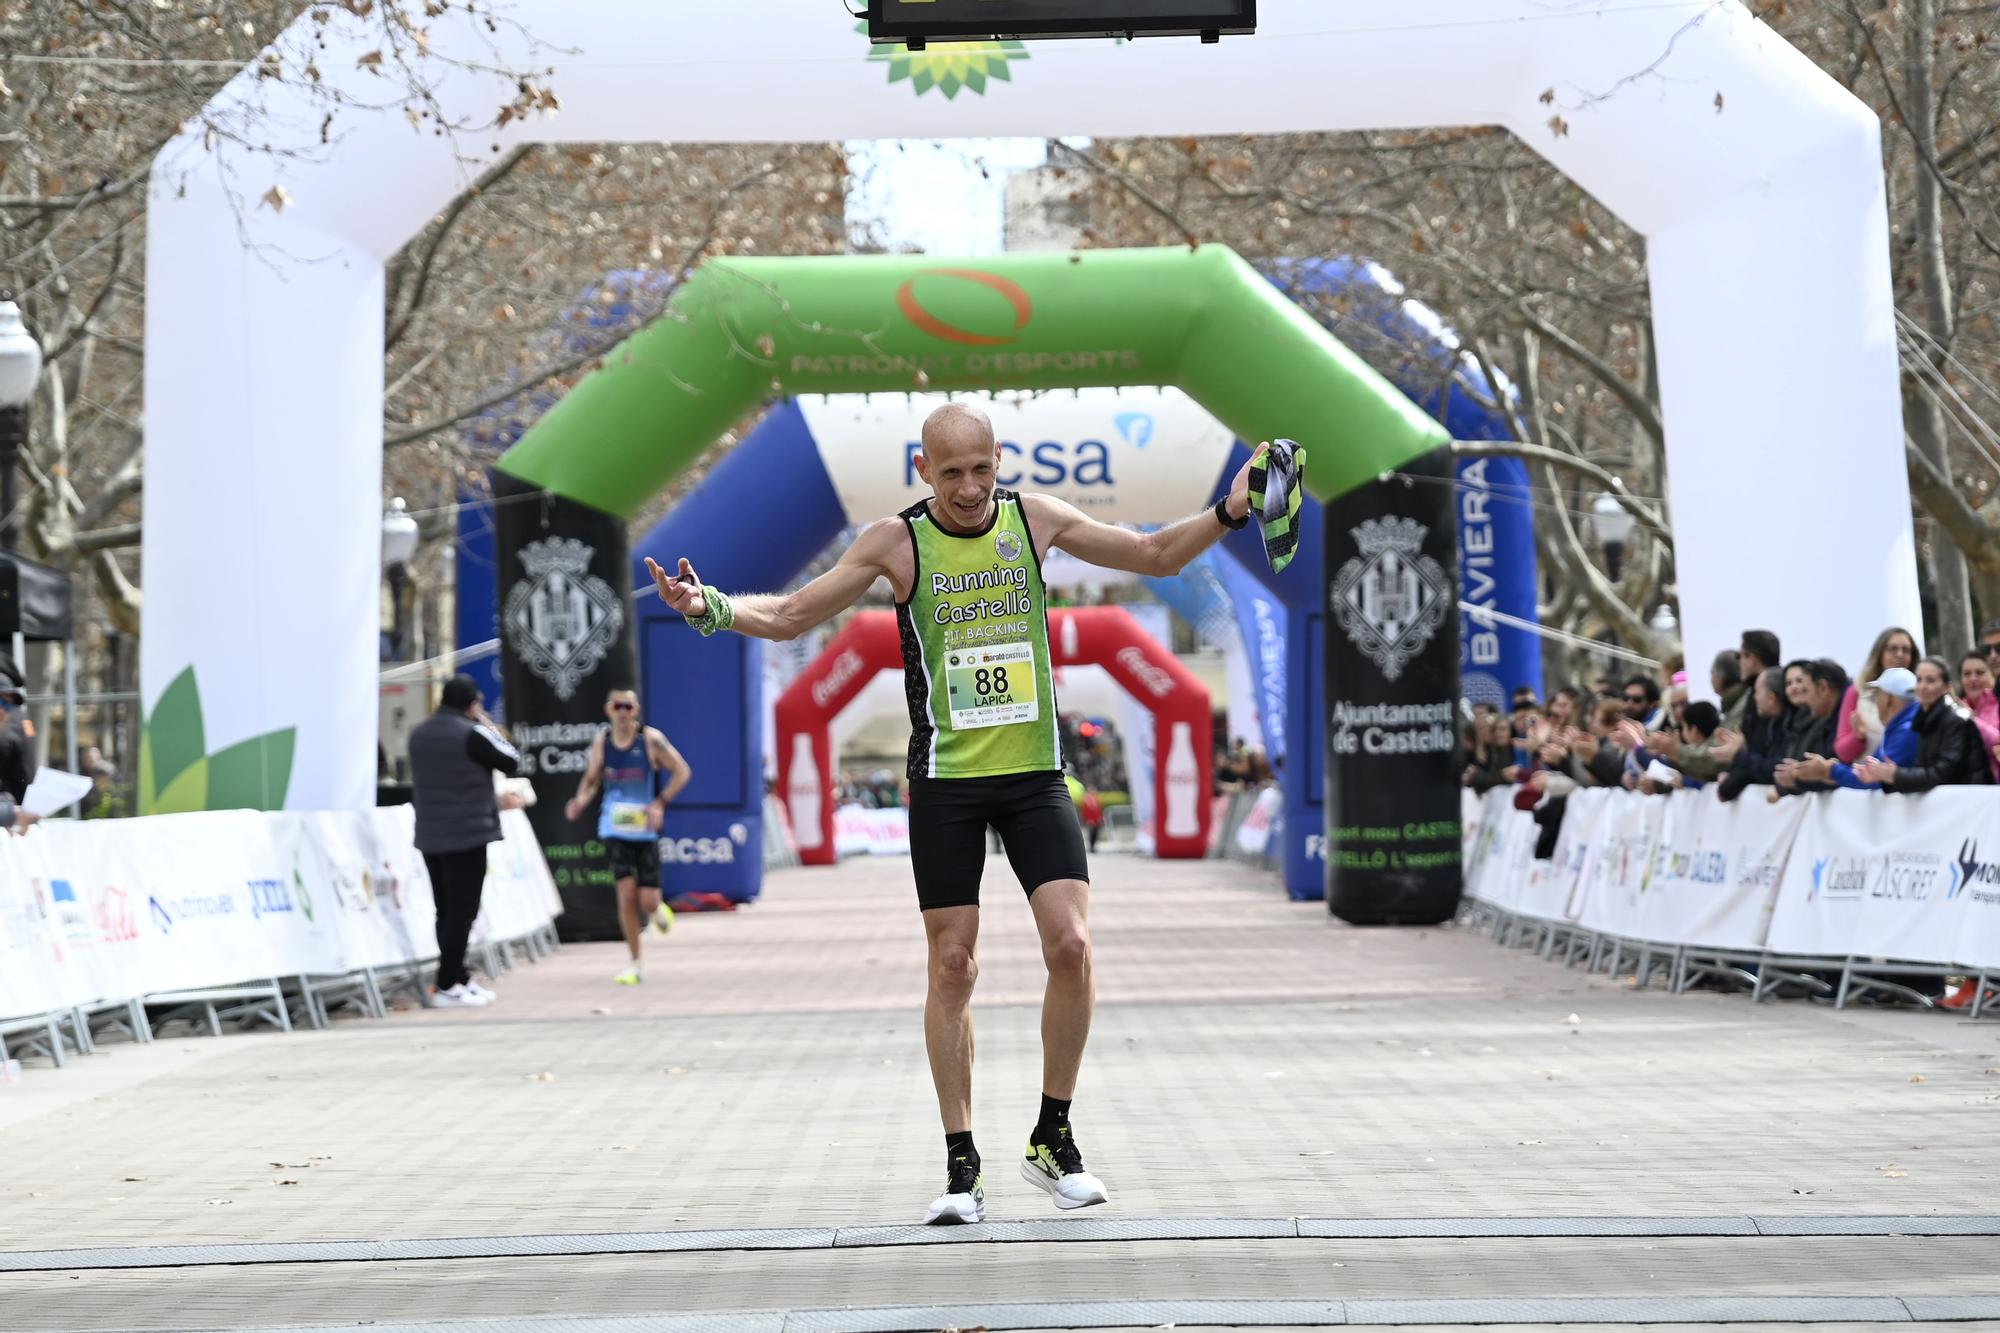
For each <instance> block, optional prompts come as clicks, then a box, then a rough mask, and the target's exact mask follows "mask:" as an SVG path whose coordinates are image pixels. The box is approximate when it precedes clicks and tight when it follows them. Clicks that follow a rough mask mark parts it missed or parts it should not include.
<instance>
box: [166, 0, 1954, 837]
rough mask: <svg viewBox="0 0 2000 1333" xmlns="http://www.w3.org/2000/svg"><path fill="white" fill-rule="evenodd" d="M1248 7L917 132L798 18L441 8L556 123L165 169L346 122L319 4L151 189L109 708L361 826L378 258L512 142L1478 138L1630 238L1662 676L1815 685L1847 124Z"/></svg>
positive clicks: (1886, 396) (872, 77)
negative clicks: (1666, 630) (1797, 542)
mask: <svg viewBox="0 0 2000 1333" xmlns="http://www.w3.org/2000/svg"><path fill="white" fill-rule="evenodd" d="M1259 8H1260V31H1259V33H1258V34H1257V35H1256V36H1255V37H1249V38H1229V39H1227V40H1225V41H1223V42H1222V43H1221V44H1220V45H1217V46H1207V47H1204V46H1201V45H1199V44H1198V43H1197V42H1195V41H1194V40H1192V39H1185V40H1184V39H1157V40H1147V41H1140V42H1136V43H1131V44H1126V45H1117V46H1114V45H1111V44H1109V43H1103V42H1053V43H1043V44H1037V45H1035V46H1034V47H1033V48H1032V50H1031V51H1030V53H1029V55H1028V57H1027V58H1026V59H1016V60H1012V61H1010V62H1008V72H1009V75H1010V78H1009V79H1008V80H1007V81H1005V82H1001V81H988V82H987V83H986V86H985V91H984V92H983V94H978V93H975V92H974V91H972V90H970V89H966V90H962V91H961V92H960V93H959V95H957V96H956V97H954V98H952V99H949V100H947V99H945V98H944V97H942V96H941V95H940V93H939V92H938V91H936V90H932V91H930V92H928V93H922V92H919V91H917V89H916V87H915V85H914V83H913V82H912V81H909V80H905V81H900V82H891V81H890V80H889V78H888V73H887V69H888V67H887V66H886V64H885V63H884V62H882V61H879V60H870V59H869V58H868V57H869V48H868V44H867V40H866V38H865V37H864V36H862V35H860V34H859V33H857V32H856V31H855V28H854V24H853V21H852V19H850V18H847V17H845V16H843V15H842V13H841V12H840V11H839V10H838V9H836V7H835V6H834V5H833V4H831V3H829V0H757V3H754V4H752V3H735V4H714V3H703V4H696V3H693V2H692V0H590V2H589V3H585V4H579V3H575V2H574V0H515V2H514V3H512V4H510V5H508V6H506V9H505V12H506V14H507V16H508V19H509V22H506V23H502V24H501V25H500V26H499V28H498V31H497V32H489V31H487V30H486V29H485V27H484V26H483V25H480V26H479V27H477V28H476V29H474V28H472V27H471V26H470V25H467V24H465V23H464V21H463V16H462V15H461V14H460V12H459V11H457V10H454V11H452V13H451V15H450V16H448V17H447V18H444V19H440V20H439V21H438V25H437V27H435V28H434V29H433V32H432V50H433V51H434V52H449V53H451V54H452V55H454V56H456V57H459V58H461V59H464V60H467V61H477V62H480V63H483V64H485V65H487V66H489V67H490V66H493V65H496V64H497V65H502V66H511V67H515V68H528V67H540V66H552V67H553V73H552V74H551V75H550V76H549V77H548V79H547V83H548V85H549V87H550V88H552V89H553V90H555V91H556V93H557V95H558V96H559V97H560V98H561V102H562V110H561V112H560V114H558V115H555V116H553V117H550V116H540V115H537V116H533V117H531V118H529V119H527V120H524V121H516V122H514V123H512V124H510V125H508V126H507V127H505V128H504V129H503V130H500V131H497V132H493V133H475V134H472V135H470V136H460V137H459V138H457V139H456V140H455V141H454V140H453V139H451V138H449V137H440V136H436V135H433V134H432V133H430V132H429V130H428V129H425V130H423V131H421V132H417V131H413V130H412V127H411V125H410V123H409V122H408V121H407V120H406V119H405V118H404V117H403V115H402V114H401V112H400V110H399V109H397V110H390V111H383V112H368V111H365V110H360V109H356V108H354V107H348V108H344V109H342V110H341V112H340V114H339V115H338V116H337V117H336V121H335V125H334V137H333V141H332V143H331V144H330V145H329V146H328V147H327V148H326V149H324V150H323V151H320V152H318V153H317V154H316V155H315V154H307V155H304V156H273V155H267V154H264V153H261V152H254V151H249V150H245V149H243V148H240V147H238V146H236V145H235V144H234V143H233V142H231V141H230V140H229V139H228V138H227V136H225V137H224V138H223V139H222V140H221V141H220V142H218V143H217V144H216V145H215V146H213V147H208V146H205V145H204V142H203V138H204V125H205V124H206V123H210V122H214V123H221V124H223V125H225V126H227V125H240V124H242V123H243V116H244V108H249V107H254V108H256V114H257V115H258V116H260V117H262V118H263V119H262V121H261V124H263V125H264V126H267V127H268V128H266V129H261V130H259V131H258V132H257V133H256V135H255V136H254V137H255V138H256V139H257V140H258V141H260V142H262V141H275V140H283V141H285V142H289V143H299V144H308V145H311V144H316V143H317V140H318V126H319V123H320V119H321V117H322V116H323V115H324V114H325V111H326V109H327V108H326V103H325V101H324V100H323V99H324V98H325V96H326V95H327V91H328V89H330V88H334V87H337V88H340V89H342V90H343V91H345V92H347V93H350V94H351V95H352V96H353V97H354V98H355V99H357V101H359V102H360V103H362V104H367V103H370V102H379V100H380V99H381V98H382V96H383V90H384V88H385V86H386V85H385V83H384V81H383V80H382V79H381V78H378V77H377V76H375V75H374V74H372V73H370V72H369V71H368V70H367V69H366V68H363V67H360V66H358V65H357V61H358V60H359V59H360V57H362V56H363V55H364V54H366V53H367V52H368V51H369V50H371V49H372V48H373V47H374V46H375V44H376V43H375V41H374V40H373V38H372V36H370V35H369V30H367V29H364V28H363V27H362V26H361V25H360V24H359V23H358V22H357V21H356V20H353V19H352V18H351V17H350V16H347V15H345V14H344V13H343V12H342V11H340V10H339V9H338V8H334V9H333V11H332V13H333V17H332V19H331V21H330V22H328V23H326V24H324V25H317V27H316V30H317V31H318V32H320V33H322V34H323V35H324V37H325V40H326V46H325V48H324V49H322V50H320V51H319V52H318V54H317V67H318V69H319V70H320V72H321V76H322V79H323V83H322V85H321V87H320V91H319V92H318V93H317V94H315V93H313V92H309V91H308V90H307V89H305V88H304V87H303V86H301V85H300V84H298V83H294V82H292V81H291V80H290V79H286V80H283V81H272V80H265V79H259V78H258V77H257V76H256V75H255V74H254V73H253V72H249V71H246V72H245V73H244V74H242V75H240V76H239V77H238V78H237V79H236V80H235V81H233V82H232V83H231V84H230V85H229V87H228V88H227V89H226V90H225V91H224V92H223V93H222V94H221V96H220V97H219V98H218V100H217V102H216V103H215V104H214V105H212V106H211V108H210V110H209V111H208V112H207V113H205V116H204V117H202V118H196V119H194V120H191V121H190V122H189V125H188V129H187V131H186V133H185V134H184V135H183V136H182V137H181V138H180V139H177V140H176V141H174V142H173V143H172V144H170V145H169V146H168V147H167V148H166V149H165V150H164V151H163V152H162V154H161V155H160V158H159V160H158V162H157V164H156V166H155V169H154V177H153V189H152V198H151V213H150V216H149V221H148V231H147V266H146V273H147V284H148V294H147V304H146V319H147V328H146V343H147V347H146V451H147V459H146V473H147V497H146V507H147V514H146V518H147V533H146V545H145V569H144V576H145V580H144V581H145V588H146V608H145V630H146V633H145V636H144V641H143V649H142V659H141V670H142V687H143V691H144V695H145V699H146V702H147V705H148V708H149V709H152V708H153V707H155V706H156V705H157V703H158V701H159V698H160V695H161V693H162V691H163V690H164V689H165V688H166V686H167V685H168V683H169V682H170V681H173V680H174V679H176V678H177V677H179V676H180V675H181V674H182V673H183V672H184V671H186V670H188V669H189V668H190V667H192V668H193V670H194V673H195V683H196V685H197V686H198V689H199V698H200V703H201V707H202V709H203V721H204V723H205V730H206V736H207V737H208V740H207V745H208V747H209V749H210V750H216V749H220V748H223V747H226V746H228V745H230V744H232V743H235V742H237V741H240V740H243V739H244V738H247V737H251V736H256V735H259V734H263V733H268V732H273V731H278V730H282V729H285V728H294V729H295V730H296V753H295V756H294V760H293V763H292V766H291V778H290V783H289V788H288V790H287V791H286V792H285V793H284V798H283V803H284V804H285V805H287V806H290V807H293V808H320V809H329V808H330V809H339V808H354V807H359V806H365V805H368V804H369V803H370V802H371V801H372V797H373V790H372V788H373V767H372V755H371V753H370V748H371V747H370V744H369V741H370V738H371V737H372V736H373V735H374V716H375V699H374V679H375V667H376V662H375V647H376V639H375V616H376V607H377V579H378V576H379V550H378V543H379V525H378V519H379V498H380V481H381V464H380V458H381V440H382V400H383V389H382V322H383V320H382V315H383V280H382V275H383V263H384V261H385V260H386V259H387V258H388V257H389V256H391V255H392V254H393V253H394V252H395V251H396V250H397V249H398V248H399V247H400V246H401V245H402V244H403V243H404V242H405V241H407V240H408V239H409V238H410V237H411V236H412V235H413V234H415V233H416V232H417V231H418V230H419V229H420V228H421V227H422V226H423V225H424V224H425V223H426V222H427V221H428V220H429V219H430V218H431V217H432V216H433V215H434V214H435V213H436V212H437V211H438V210H439V209H441V208H442V207H444V205H445V204H446V203H447V202H449V201H450V200H451V199H452V198H453V197H454V196H455V195H457V194H458V193H459V192H460V191H461V190H463V189H464V188H465V186H466V185H467V184H468V182H469V181H470V180H471V179H472V178H473V177H474V176H476V174H477V173H478V171H479V170H480V168H481V162H480V161H478V160H474V161H470V162H468V161H465V160H461V158H460V157H459V156H458V154H460V153H474V152H477V153H480V154H490V153H491V151H492V149H493V147H494V146H495V145H497V146H498V147H499V149H500V150H501V151H505V150H506V149H507V148H509V147H512V146H513V145H515V144H517V143H520V142H523V141H527V140H543V141H562V142H596V141H682V142H702V141H711V142H712V141H733V142H758V141H809V142H824V141H827V140H832V139H849V140H851V139H867V138H941V137H974V136H998V135H1043V136H1058V135H1079V134H1082V135H1092V136H1132V135H1162V134H1216V133H1248V134H1256V133H1271V132H1278V131H1314V130H1351V129H1367V128H1384V127H1413V126H1453V125H1482V124H1497V125H1503V126H1506V127H1508V128H1509V129H1512V130H1514V131H1515V132H1516V133H1517V134H1518V135H1520V137H1521V138H1522V139H1523V140H1524V141H1525V142H1526V143H1527V144H1528V145H1530V146H1531V147H1533V148H1534V149H1536V150H1537V151H1540V152H1542V153H1544V154H1546V155H1547V156H1548V157H1549V158H1550V159H1551V160H1552V161H1553V162H1554V163H1555V164H1556V165H1557V166H1559V167H1560V168H1562V169H1563V170H1564V171H1566V172H1568V173H1569V175H1570V176H1572V177H1573V178H1574V179H1576V180H1577V181H1578V182H1579V183H1581V184H1582V185H1583V186H1584V187H1585V188H1587V189H1589V190H1590V191H1591V192H1592V193H1593V194H1594V195H1596V196H1597V198H1599V199H1600V200H1602V201H1603V202H1604V203H1605V204H1606V205H1607V206H1608V207H1610V208H1611V209H1613V210H1614V211H1615V212H1617V213H1618V215H1619V216H1620V217H1622V218H1624V219H1625V221H1627V222H1628V223H1630V224H1631V225H1632V226H1633V227H1634V228H1636V229H1637V230H1638V231H1640V232H1642V233H1643V234H1644V235H1645V237H1646V240H1647V253H1648V256H1649V260H1650V264H1651V285H1652V294H1653V315H1654V332H1655V337H1656V344H1657V348H1658V358H1659V371H1660V382H1661V394H1662V401H1663V409H1664V417H1665V422H1666V432H1667V448H1668V460H1669V467H1670V470H1671V476H1670V499H1671V500H1672V502H1673V511H1674V514H1675V515H1676V516H1677V517H1678V519H1679V520H1680V522H1679V538H1680V540H1679V544H1678V572H1679V579H1680V591H1681V604H1682V610H1683V616H1682V623H1683V627H1684V630H1685V632H1686V643H1687V648H1688V651H1689V655H1690V659H1691V660H1694V661H1702V660H1705V659H1706V657H1707V655H1709V654H1710V653H1712V652H1713V651H1714V650H1715V649H1717V648H1720V647H1723V646H1726V645H1728V644H1733V643H1734V642H1735V638H1736V635H1737V633H1738V632H1739V631H1740V630H1741V629H1743V628H1745V627H1747V626H1752V625H1756V626H1760V627H1766V628H1771V629H1774V630H1776V631H1778V632H1779V633H1780V634H1781V635H1782V636H1783V637H1784V639H1785V641H1786V642H1787V643H1788V644H1798V645H1800V646H1801V647H1807V646H1811V647H1814V648H1815V649H1817V650H1822V651H1825V650H1831V651H1851V650H1853V649H1854V648H1856V647H1858V645H1859V644H1861V643H1862V642H1864V641H1865V637H1866V636H1870V635H1872V634H1873V633H1874V632H1875V630H1876V629H1877V628H1879V627H1880V626H1881V625H1883V624H1887V623H1891V622H1901V623H1906V624H1914V623H1916V622H1917V620H1918V616H1917V598H1916V578H1915V552H1914V543H1913V539H1912V532H1911V526H1910V513H1909V500H1908V493H1907V488H1906V483H1905V477H1904V470H1903V462H1902V426H1901V415H1900V412H1901V409H1900V404H1899V400H1898V396H1897V363H1896V355H1895V347H1894V340H1893V337H1892V333H1893V325H1892V304H1891V291H1890V282H1889V273H1888V235H1887V218H1886V210H1885V205H1884V188H1883V178H1882V170H1881V158H1880V147H1879V141H1878V133H1879V131H1878V124H1877V120H1876V117H1875V116H1874V114H1873V113H1872V112H1871V111H1870V110H1869V109H1868V108H1867V107H1866V106H1864V105H1862V104H1861V103H1860V102H1858V101H1857V100H1855V99H1854V98H1853V97H1852V96H1850V95H1849V94H1848V93H1847V92H1846V91H1844V90H1843V89H1842V88H1840V87H1839V85H1837V84H1836V83H1835V82H1834V81H1833V80H1832V79H1831V78H1829V77H1828V76H1826V75H1825V74H1824V73H1822V72H1821V71H1820V70H1819V69H1818V68H1816V67H1815V66H1814V65H1813V64H1812V63H1811V62H1810V61H1808V60H1807V59H1806V58H1805V57H1804V56H1802V55H1800V54H1799V53H1798V52H1797V51H1795V50H1793V49H1792V48H1791V47H1790V46H1788V45H1786V44H1785V43H1784V42H1783V41H1782V40H1781V39H1779V38H1778V37H1777V36H1776V35H1775V34H1773V33H1772V32H1771V31H1770V30H1769V29H1767V28H1766V27H1764V26H1763V25H1762V24H1760V23H1759V22H1757V21H1756V20H1755V19H1754V18H1753V17H1752V16H1751V15H1750V14H1749V12H1748V11H1747V10H1745V9H1744V8H1742V7H1741V6H1740V5H1739V4H1736V3H1734V2H1733V0H1720V2H1717V0H1687V2H1686V3H1673V2H1671V0H1670V2H1668V3H1661V0H1599V2H1598V3H1588V4H1580V3H1559V4H1550V3H1547V0H1351V2H1350V3H1343V4H1338V5H1336V4H1330V3H1326V0H1264V3H1263V4H1262V5H1261V6H1260V7H1259ZM299 24H300V25H301V27H300V29H299V31H300V32H310V31H313V30H315V25H313V24H312V19H311V17H310V16H306V17H302V18H301V19H300V20H299ZM454 24H456V25H458V26H454ZM514 25H518V27H517V26H514ZM528 34H532V40H530V38H529V36H528ZM298 40H299V39H298V37H297V36H293V37H288V38H286V39H282V40H281V42H280V46H281V47H287V46H293V45H294V44H295V43H296V42H297V41H298ZM496 49H497V51H498V59H497V60H496V59H495V51H496ZM436 73H437V76H438V84H437V88H436V92H437V98H438V102H439V104H440V105H441V106H442V107H443V108H444V109H445V110H446V112H447V114H448V115H459V114H463V115H465V116H467V117H469V118H471V119H472V120H475V121H479V120H485V119H487V118H488V117H490V115H491V114H492V112H493V110H494V109H495V108H497V107H498V106H499V105H501V104H502V103H504V102H506V101H509V100H511V99H512V97H513V96H514V89H513V86H512V85H511V84H509V83H505V82H503V81H501V80H498V79H497V78H494V77H489V76H486V75H481V74H476V73H471V72H468V71H467V70H465V69H464V68H459V67H453V68H444V67H439V68H438V69H437V70H436ZM1545 90H1546V91H1551V92H1552V93H1553V104H1552V105H1544V104H1543V102H1542V101H1541V100H1540V99H1541V97H1542V95H1543V94H1544V92H1545ZM1718 93H1719V94H1722V96H1723V104H1722V105H1723V107H1724V108H1726V109H1721V110H1719V109H1718V105H1717V94H1718ZM1552 111H1554V112H1559V113H1560V114H1561V116H1562V117H1563V119H1564V120H1565V121H1566V122H1567V126H1568V128H1567V132H1566V133H1565V134H1563V135H1561V136H1560V137H1558V136H1557V135H1555V134H1554V133H1553V132H1552V131H1551V130H1550V128H1549V127H1548V125H1547V121H1548V120H1549V117H1550V114H1551V112H1552ZM272 185H282V186H283V187H284V188H285V190H286V191H287V192H288V193H289V196H290V202H289V204H288V205H287V206H286V207H284V208H283V209H282V210H278V209H273V208H270V207H261V206H259V205H258V204H257V202H256V201H257V199H258V198H259V196H261V195H262V194H263V193H264V191H265V190H267V189H268V188H270V187H271V186H272ZM1780 495H1781V496H1783V497H1785V500H1786V502H1787V507H1788V508H1789V509H1791V510H1794V511H1796V512H1798V513H1800V514H1803V515H1812V516H1816V532H1817V533H1818V534H1819V536H1818V539H1817V540H1816V541H1815V543H1814V549H1813V552H1812V555H1811V557H1810V561H1809V564H1810V567H1811V571H1812V574H1811V577H1810V578H1805V579H1799V580H1797V581H1796V582H1787V581H1786V580H1783V579H1781V578H1779V579H1774V578H1770V577H1768V576H1758V575H1756V574H1754V573H1753V572H1752V571H1751V569H1750V568H1749V567H1748V565H1747V564H1746V554H1748V553H1749V552H1751V551H1754V550H1755V549H1756V548H1755V546H1754V545H1752V543H1759V542H1761V541H1762V540H1764V537H1765V534H1766V532H1767V530H1768V526H1769V522H1770V514H1771V508H1770V506H1771V503H1772V497H1774V496H1780ZM218 519H219V520H220V525H219V524H218Z"/></svg>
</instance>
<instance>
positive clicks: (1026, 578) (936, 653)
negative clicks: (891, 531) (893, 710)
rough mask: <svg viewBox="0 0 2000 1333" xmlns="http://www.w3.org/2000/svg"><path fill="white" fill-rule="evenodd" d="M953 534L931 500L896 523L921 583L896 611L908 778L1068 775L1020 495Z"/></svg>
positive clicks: (1041, 599)
mask: <svg viewBox="0 0 2000 1333" xmlns="http://www.w3.org/2000/svg"><path fill="white" fill-rule="evenodd" d="M993 500H994V503H993V518H992V521H991V522H989V523H988V524H987V525H986V527H985V528H983V529H982V530H980V531H979V532H974V533H956V532H949V531H947V530H945V529H944V528H942V527H940V526H938V523H937V520H936V519H934V518H932V517H931V512H930V506H929V503H928V502H927V501H920V502H919V503H917V504H913V505H911V506H910V507H909V508H908V509H905V510H904V511H903V512H902V514H901V515H900V516H899V517H901V518H902V520H903V522H904V524H905V525H906V526H907V527H908V529H909V532H910V546H911V549H912V550H913V552H914V553H915V555H916V564H917V573H916V579H915V581H914V582H913V583H912V584H911V587H910V598H909V600H908V601H906V602H902V603H899V604H898V605H897V607H896V624H897V626H898V628H899V629H900V630H901V631H902V640H903V685H904V692H905V694H907V695H908V697H909V702H910V776H911V777H913V778H979V777H993V776H997V775H1000V774H1004V773H1043V772H1053V771H1055V770H1057V769H1060V768H1061V767H1062V743H1061V740H1060V739H1059V737H1058V734H1057V728H1056V691H1055V684H1054V682H1053V680H1051V678H1050V676H1049V620H1048V601H1047V598H1046V597H1045V596H1044V594H1043V590H1042V565H1041V559H1040V557H1039V556H1037V555H1036V553H1035V541H1034V537H1033V536H1032V534H1030V533H1029V531H1028V518H1027V515H1026V514H1025V513H1024V512H1023V511H1022V509H1021V497H1020V495H1019V493H1017V492H1015V491H999V490H997V491H995V492H994V493H993Z"/></svg>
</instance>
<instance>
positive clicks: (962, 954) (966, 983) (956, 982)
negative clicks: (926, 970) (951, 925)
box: [931, 941, 979, 999]
mask: <svg viewBox="0 0 2000 1333" xmlns="http://www.w3.org/2000/svg"><path fill="white" fill-rule="evenodd" d="M978 980H979V960H978V959H976V958H974V957H973V956H972V950H971V949H969V948H967V947H966V946H965V945H963V944H958V943H954V942H949V941H947V942H944V943H940V944H938V945H936V946H934V947H933V948H932V950H931V989H932V990H934V991H936V992H937V993H938V994H939V995H941V996H943V997H945V998H946V999H963V998H968V997H970V996H971V994H972V986H973V983H974V982H976V981H978Z"/></svg>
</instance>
